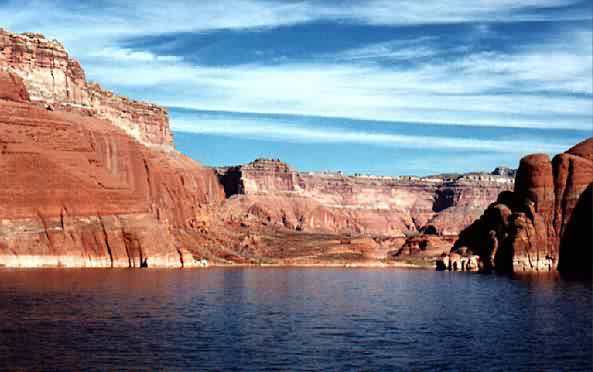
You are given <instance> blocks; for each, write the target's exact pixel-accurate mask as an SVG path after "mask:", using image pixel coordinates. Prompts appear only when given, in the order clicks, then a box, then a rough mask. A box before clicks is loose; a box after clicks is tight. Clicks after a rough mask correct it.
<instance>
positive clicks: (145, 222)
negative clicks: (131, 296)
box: [0, 72, 224, 267]
mask: <svg viewBox="0 0 593 372" xmlns="http://www.w3.org/2000/svg"><path fill="white" fill-rule="evenodd" d="M0 92H2V94H1V95H0V133H1V136H0V174H1V175H2V177H0V266H11V267H15V266H16V267H18V266H25V267H39V266H74V267H141V266H161V267H179V266H182V265H185V266H190V265H191V264H192V263H194V262H195V261H198V259H199V257H194V255H193V254H192V252H189V250H188V247H187V246H184V245H182V244H180V243H179V238H178V237H179V236H180V235H182V234H181V233H180V232H182V233H183V234H187V232H188V231H189V232H195V233H196V234H198V235H199V231H198V229H199V226H200V225H201V224H202V225H203V223H204V222H203V221H204V219H205V217H204V214H205V212H204V210H203V209H204V207H203V206H204V205H206V204H208V203H212V202H216V201H218V200H222V199H223V198H224V193H223V189H222V187H220V185H219V183H218V180H217V178H216V176H215V175H214V173H213V172H212V171H211V170H209V169H206V168H203V167H201V166H200V165H198V164H196V163H195V162H193V161H192V160H190V159H188V158H186V157H185V156H183V155H181V154H178V153H176V152H172V151H167V152H163V151H156V150H154V149H151V148H148V147H146V146H144V145H142V144H141V143H139V142H138V141H136V140H135V139H134V138H132V137H130V136H129V135H128V134H127V133H126V132H125V131H123V130H121V129H119V128H118V127H116V126H114V125H113V124H112V123H111V122H109V121H105V120H100V119H96V118H93V117H88V116H83V115H80V114H78V113H68V112H57V111H56V112H51V111H48V110H46V109H43V108H41V107H39V106H37V105H34V104H32V103H31V102H29V101H28V97H27V90H26V88H25V84H24V83H23V81H22V79H21V78H20V77H18V76H17V75H16V74H13V73H6V72H0Z"/></svg>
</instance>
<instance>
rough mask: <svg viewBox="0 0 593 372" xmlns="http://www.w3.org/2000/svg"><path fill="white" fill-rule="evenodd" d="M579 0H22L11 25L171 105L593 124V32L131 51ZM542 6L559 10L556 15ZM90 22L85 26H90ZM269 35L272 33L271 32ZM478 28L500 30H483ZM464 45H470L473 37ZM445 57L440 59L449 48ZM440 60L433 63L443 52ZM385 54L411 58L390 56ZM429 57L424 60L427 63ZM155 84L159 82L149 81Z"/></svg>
mask: <svg viewBox="0 0 593 372" xmlns="http://www.w3.org/2000/svg"><path fill="white" fill-rule="evenodd" d="M575 3H577V1H576V0H478V1H474V2H471V4H470V3H468V2H467V1H464V0H448V1H416V0H401V1H391V0H373V1H366V2H358V1H350V0H346V1H323V2H322V1H312V0H311V1H306V0H303V1H269V0H236V1H232V2H231V1H225V0H219V1H216V2H211V1H202V2H199V3H196V2H193V1H171V2H169V3H168V4H167V10H166V11H164V10H163V8H162V2H160V1H156V0H145V1H141V2H138V3H136V4H133V5H126V4H125V3H122V2H120V1H112V0H102V1H94V2H90V3H86V2H72V1H66V0H58V1H54V2H51V3H50V2H47V1H41V0H18V1H17V0H8V1H4V2H1V3H0V24H2V25H4V26H6V27H7V28H9V29H11V30H14V31H30V30H34V31H40V32H44V33H46V34H47V35H49V36H51V37H56V38H59V39H61V40H64V41H65V44H66V46H67V47H68V48H69V49H71V50H72V51H73V53H74V55H75V56H76V57H78V58H81V59H82V60H83V62H85V69H86V70H87V73H88V76H89V77H90V78H92V79H94V80H97V81H100V82H102V83H104V84H105V85H107V86H108V87H110V88H113V89H116V90H118V91H121V92H129V94H132V95H135V98H141V99H147V100H154V101H157V102H159V103H161V104H165V105H170V106H185V107H193V108H199V109H213V110H226V111H244V112H278V113H291V114H303V115H319V116H335V117H348V118H364V119H378V120H396V121H410V122H418V123H438V124H450V123H453V124H466V125H494V126H525V127H541V128H576V129H590V125H591V116H592V111H593V103H592V101H591V94H592V90H593V89H592V73H591V68H592V65H593V62H592V53H591V42H592V40H591V39H592V37H591V30H590V28H589V29H586V28H585V29H583V28H582V27H581V28H575V29H567V30H565V31H564V32H562V33H559V35H558V36H557V37H555V38H550V37H547V38H545V39H542V40H540V41H539V42H537V43H535V44H531V45H519V46H517V47H516V48H513V49H512V51H503V50H497V49H493V50H487V51H473V50H471V49H470V50H468V51H467V53H465V54H464V55H461V56H451V55H448V54H447V53H446V52H447V51H443V50H442V47H441V46H440V45H439V42H438V40H435V38H434V36H430V37H426V36H421V37H419V38H416V39H414V38H412V39H410V40H403V41H402V40H393V41H388V42H379V43H371V44H368V45H364V46H362V47H356V48H352V49H349V50H343V51H339V52H337V53H334V54H330V55H324V56H321V58H317V59H311V60H308V61H303V62H299V63H295V62H294V61H293V62H286V63H274V64H266V63H258V64H249V65H239V66H236V65H235V66H229V67H211V66H204V65H199V64H192V63H190V61H187V60H185V59H183V58H182V57H180V56H176V55H174V53H173V54H172V55H158V54H155V53H154V52H152V51H149V50H146V49H129V48H126V47H124V46H123V45H122V40H123V39H125V38H129V37H141V36H144V35H151V34H153V35H157V34H166V33H172V32H194V33H195V32H198V33H200V32H201V33H204V32H210V31H213V30H219V29H235V30H245V29H249V30H252V31H253V30H259V31H262V30H264V29H266V28H273V27H278V26H286V25H294V24H303V23H307V22H314V21H330V22H351V23H358V24H367V25H368V24H371V25H411V24H414V25H418V24H421V25H422V24H447V23H469V22H471V23H472V24H473V23H476V22H489V23H490V24H492V23H493V22H511V21H518V20H521V21H533V20H546V21H554V22H556V21H559V20H566V19H585V20H590V19H591V14H589V13H590V12H581V13H575V12H573V11H569V10H567V8H566V7H567V6H568V5H571V4H575ZM542 10H546V11H545V12H542ZM82 25H84V27H82ZM262 32H263V31H262ZM475 32H476V35H477V34H484V33H491V32H492V30H491V26H489V25H478V26H476V27H475ZM460 47H463V45H461V46H460ZM443 53H445V55H444V57H443V58H432V57H435V56H443ZM429 57H430V58H429ZM382 59H386V60H392V61H411V62H414V63H410V65H409V66H405V67H402V66H400V65H398V64H396V63H394V64H392V65H391V64H382V63H378V62H380V61H381V60H382ZM416 60H420V61H416ZM146 88H151V89H146Z"/></svg>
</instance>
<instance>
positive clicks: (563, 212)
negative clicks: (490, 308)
mask: <svg viewBox="0 0 593 372" xmlns="http://www.w3.org/2000/svg"><path fill="white" fill-rule="evenodd" d="M592 181H593V138H590V139H588V140H585V141H583V142H581V143H579V144H578V145H576V146H574V147H573V148H571V149H570V150H568V151H566V152H565V153H562V154H559V155H556V156H555V157H554V159H553V160H552V161H550V159H549V158H548V156H547V155H545V154H534V155H529V156H526V157H524V158H523V159H521V162H520V165H519V169H518V171H517V175H516V179H515V187H514V191H513V192H512V193H511V192H503V193H501V194H500V195H499V196H498V199H497V201H496V202H494V203H492V204H491V205H490V206H489V207H488V208H487V209H486V211H485V212H484V214H483V215H482V216H481V217H480V219H479V220H477V221H475V222H474V223H473V224H472V225H470V226H469V227H468V228H467V229H465V230H464V231H463V232H462V233H461V234H460V237H459V240H458V241H457V242H456V243H455V246H454V249H457V248H459V247H462V246H465V247H469V248H470V249H471V250H472V251H474V252H476V253H478V254H479V255H480V257H481V259H482V261H483V262H490V257H491V256H495V257H494V264H493V266H494V269H496V270H497V271H502V272H504V271H549V270H553V269H556V268H557V267H558V269H559V270H561V271H575V270H579V271H582V270H585V271H588V272H590V271H591V266H590V265H589V263H590V262H591V259H590V257H591V250H592V249H593V248H592V247H591V236H590V235H591V234H590V232H591V224H590V223H589V222H587V221H590V219H591V217H590V215H591V203H589V202H588V201H587V198H590V196H588V193H589V192H590V191H587V192H584V191H585V190H588V188H589V189H590V187H591V183H592ZM575 209H576V211H577V212H575V213H573V211H575ZM587 216H588V217H587ZM587 224H588V225H587ZM585 226H587V227H585ZM493 240H495V241H496V245H493V244H491V243H490V244H489V241H493ZM561 242H562V244H561ZM494 246H496V248H497V249H496V250H494V248H493V247H494ZM562 257H564V259H563V260H564V262H563V263H562V264H561V265H560V266H558V264H559V258H560V259H561V260H562ZM577 257H579V258H581V257H582V258H584V259H587V257H588V260H587V262H586V263H583V262H582V261H580V262H579V263H577V261H579V260H578V259H577Z"/></svg>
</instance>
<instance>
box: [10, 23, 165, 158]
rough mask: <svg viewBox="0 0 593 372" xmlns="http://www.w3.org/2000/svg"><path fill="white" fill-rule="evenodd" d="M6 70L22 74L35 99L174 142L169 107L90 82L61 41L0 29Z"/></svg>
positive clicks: (142, 136) (142, 137) (155, 141)
mask: <svg viewBox="0 0 593 372" xmlns="http://www.w3.org/2000/svg"><path fill="white" fill-rule="evenodd" d="M0 70H4V71H9V72H13V73H14V74H16V75H18V76H20V77H21V78H22V79H23V81H24V82H25V86H26V87H27V91H28V93H29V95H30V97H31V101H32V102H37V103H39V104H41V105H47V106H48V107H51V108H54V109H60V110H69V111H78V112H81V113H84V114H85V115H89V116H93V117H97V118H101V119H107V120H109V121H111V122H112V123H113V124H115V125H117V126H118V127H120V128H121V129H123V130H124V131H126V133H128V134H129V135H131V136H132V137H134V138H135V139H137V140H138V141H139V142H141V143H144V144H146V145H155V146H161V147H164V148H170V147H172V145H173V137H172V133H171V129H170V128H169V122H168V117H167V111H166V110H165V109H163V108H161V107H159V106H156V105H153V104H149V103H144V102H138V101H134V100H129V99H127V98H125V97H121V96H117V95H115V94H113V93H111V92H109V91H106V90H104V89H102V88H101V87H100V86H99V85H98V84H95V83H89V82H87V81H86V77H85V73H84V71H83V69H82V68H81V66H80V63H78V61H76V60H75V59H73V58H71V57H70V56H69V55H68V53H67V51H66V50H65V49H64V46H63V45H62V44H61V43H60V42H58V41H56V40H48V39H46V38H45V37H44V36H43V35H41V34H36V33H23V34H14V33H10V32H7V31H4V30H3V29H1V28H0Z"/></svg>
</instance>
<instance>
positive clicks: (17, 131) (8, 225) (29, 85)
mask: <svg viewBox="0 0 593 372" xmlns="http://www.w3.org/2000/svg"><path fill="white" fill-rule="evenodd" d="M589 147H590V146H589ZM586 154H587V146H586V145H584V147H583V146H581V147H578V148H577V149H576V150H572V152H571V151H569V152H568V153H567V155H566V156H565V157H564V158H562V159H564V160H558V161H556V160H555V162H556V163H559V164H558V166H556V165H555V166H554V167H556V168H558V172H560V173H561V172H564V173H563V174H565V176H558V177H564V179H566V180H567V181H566V182H565V183H564V185H565V188H563V189H562V190H560V188H561V186H560V185H558V186H557V189H554V190H557V191H555V193H553V195H552V194H550V193H549V190H550V187H548V186H541V185H540V183H539V182H540V181H539V178H538V177H539V173H538V172H536V171H535V170H531V169H532V168H533V167H535V168H537V169H539V168H538V167H540V165H541V164H544V167H545V161H542V162H536V163H535V165H531V162H526V163H525V161H522V163H521V167H520V169H519V173H518V174H517V176H516V177H517V180H518V181H517V182H518V183H519V186H518V185H516V184H515V183H514V178H513V174H512V172H509V171H508V170H505V169H500V170H497V171H496V172H494V174H466V175H455V176H434V177H374V176H345V175H342V174H340V173H304V172H298V171H296V170H294V169H292V168H291V167H289V166H288V165H287V164H285V163H282V162H280V161H277V160H264V159H260V160H256V161H254V162H252V163H250V164H246V165H242V166H235V167H226V168H214V169H211V168H207V167H204V166H202V165H200V164H199V163H197V162H195V161H193V160H191V159H189V158H187V157H186V156H184V155H182V154H180V153H179V152H177V151H176V150H175V148H174V144H173V138H172V134H171V129H170V127H169V122H168V116H167V112H166V110H165V109H163V108H161V107H158V106H156V105H152V104H148V103H143V102H138V101H134V100H129V99H127V98H124V97H120V96H117V95H115V94H113V93H111V92H108V91H105V90H103V89H102V88H101V87H100V86H99V85H97V84H92V83H89V82H87V81H86V78H85V73H84V71H83V69H82V68H81V66H80V64H79V63H78V62H77V61H76V60H74V59H72V58H71V57H70V56H69V55H68V53H67V52H66V50H65V49H64V47H63V46H62V45H61V44H60V43H59V42H57V41H55V40H47V39H46V38H45V37H43V36H42V35H39V34H34V33H24V34H13V33H9V32H6V31H4V30H1V29H0V266H7V267H42V266H64V267H142V266H148V267H191V266H199V265H200V260H201V259H202V258H207V259H208V260H210V261H211V262H213V263H217V264H237V263H244V264H266V263H270V264H306V265H315V264H321V265H328V264H336V265H344V264H348V265H350V264H352V265H355V264H367V265H368V264H385V263H387V264H389V263H390V262H392V259H393V258H395V259H396V260H397V259H403V260H406V259H407V258H409V257H416V256H419V257H423V258H427V259H429V260H432V259H434V257H435V256H438V255H440V254H441V253H442V252H448V251H449V250H450V248H451V246H452V245H453V243H454V242H455V241H456V239H457V238H460V241H461V240H462V239H463V237H464V236H465V235H467V233H466V232H465V231H467V229H466V230H464V229H465V228H466V227H468V226H470V227H469V228H468V229H471V228H472V227H471V226H474V225H475V224H476V223H475V222H474V220H476V219H477V218H479V217H480V215H481V214H482V211H483V210H484V209H485V208H487V207H488V206H489V204H490V203H491V202H492V201H493V200H496V199H497V197H498V198H499V199H500V198H501V197H503V196H504V195H510V194H511V190H513V188H514V190H515V191H514V192H512V194H517V195H519V194H520V193H521V192H522V191H520V190H524V189H525V190H528V191H525V192H526V193H528V195H529V196H531V197H533V198H535V199H537V200H535V202H536V207H535V209H534V211H536V212H537V213H540V211H541V213H544V214H545V216H547V217H543V216H544V214H542V218H543V222H542V223H543V225H541V224H540V223H539V222H537V223H536V224H535V225H534V229H538V230H537V231H538V233H539V232H541V229H542V228H547V227H546V226H550V227H552V228H555V227H558V228H559V229H560V230H558V231H557V232H555V233H554V235H553V236H552V235H541V234H540V235H538V236H539V238H538V239H540V240H538V242H540V243H541V242H544V243H542V244H548V245H549V246H550V248H549V249H552V248H551V247H552V246H553V247H558V246H562V245H563V244H564V245H566V246H570V247H574V246H575V245H574V244H572V243H570V240H567V239H569V238H568V237H569V236H575V234H574V233H573V234H572V235H570V234H569V233H568V232H569V231H577V233H576V234H579V233H582V230H583V227H582V226H589V228H590V223H589V225H587V222H586V217H587V214H586V207H587V205H586V203H585V202H577V201H578V199H579V197H580V193H581V192H582V187H581V184H585V183H587V182H585V181H586V180H587V177H588V179H589V181H588V182H589V183H590V178H591V173H590V168H586V167H585V168H583V166H582V165H581V163H582V162H583V160H581V159H584V161H589V162H590V158H587V157H586V156H585V155H586ZM588 154H589V155H590V153H588ZM583 156H584V157H583ZM538 159H539V158H538ZM587 159H589V160H587ZM524 163H525V165H524ZM540 163H541V164H540ZM556 163H555V164H556ZM560 163H561V164H560ZM577 163H578V165H577ZM587 164H589V163H587ZM526 167H527V168H526ZM530 167H531V168H530ZM535 168H534V169H535ZM556 168H554V169H556ZM546 169H547V168H546ZM550 169H551V168H550ZM583 169H589V173H586V172H585V173H583V172H584V170H583ZM526 172H527V173H526ZM546 172H547V170H546ZM532 173H533V176H526V174H529V175H531V174H532ZM546 177H547V176H546ZM554 177H556V173H554ZM577 178H578V180H579V181H578V182H579V183H578V186H575V183H574V181H575V180H576V179H577ZM569 179H570V181H568V180H569ZM553 180H554V181H553V182H556V181H555V178H553ZM542 182H543V181H542ZM545 182H549V180H548V179H547V181H545ZM558 182H559V183H561V181H558ZM545 185H548V184H547V183H546V184H545ZM542 188H543V189H542ZM541 190H545V191H541ZM533 193H535V194H533ZM537 193H540V194H542V195H544V194H545V195H544V196H542V198H546V199H545V200H546V202H545V203H544V202H543V201H541V200H544V199H541V200H540V199H539V196H538V197H535V196H533V195H536V194H537ZM499 194H500V195H501V196H499ZM557 194H558V195H561V196H558V195H557ZM521 195H522V194H521ZM526 195H527V194H526ZM537 195H539V194H537ZM550 198H562V200H566V202H565V203H564V204H562V205H561V206H558V207H556V204H554V203H552V204H550V202H549V200H551V199H550ZM554 200H556V199H554ZM546 203H547V204H546ZM583 205H584V206H583ZM509 208H510V207H509ZM550 208H551V209H550ZM573 209H575V211H581V209H585V212H579V213H580V214H579V215H581V214H583V213H584V214H583V216H584V217H579V218H578V219H577V221H576V222H574V221H573V220H574V219H572V218H571V215H572V210H573ZM544 210H545V212H543V211H544ZM556 211H558V212H556ZM549 213H553V216H552V217H549ZM575 215H576V212H575ZM550 218H552V219H551V220H550ZM589 218H590V213H589ZM482 219H483V217H482ZM472 223H473V224H472ZM583 224H584V225H583ZM540 225H541V226H540ZM513 226H515V225H513ZM542 226H544V227H542ZM563 229H564V230H566V231H567V233H566V234H563V231H564V230H563ZM462 230H463V231H464V233H462V236H461V237H460V236H459V233H460V232H461V231H462ZM546 234H548V233H546ZM521 236H522V235H521ZM530 237H531V235H530ZM548 237H549V238H550V240H549V241H547V240H546V239H547V238H548ZM517 239H519V240H520V239H522V238H520V237H519V238H517ZM476 241H478V240H476ZM563 242H564V243H563ZM468 245H471V244H468ZM589 248H590V245H589ZM474 249H476V252H478V249H477V248H474ZM529 249H531V248H529ZM547 249H548V248H547ZM556 249H557V250H558V249H560V250H561V251H563V250H562V248H556ZM581 251H587V250H586V249H582V250H576V251H575V250H574V249H573V250H570V251H569V250H567V251H566V252H572V253H574V254H573V256H570V254H568V255H567V256H562V255H561V258H560V261H561V262H562V257H567V258H566V259H565V261H564V262H566V265H568V266H569V267H572V265H573V263H572V262H579V260H578V258H575V257H580V256H579V255H580V254H581V253H580V252H581ZM529 252H530V254H531V251H529ZM585 253H586V252H585ZM589 254H590V249H589ZM575 255H576V256H575ZM521 257H523V256H522V254H518V255H517V258H516V260H518V261H520V260H521ZM529 259H530V260H531V255H530V256H529ZM575 260H576V261H575ZM538 262H539V261H538ZM562 265H564V264H562V263H561V267H562ZM530 267H531V268H534V269H535V268H538V267H539V266H537V265H536V266H530Z"/></svg>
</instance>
